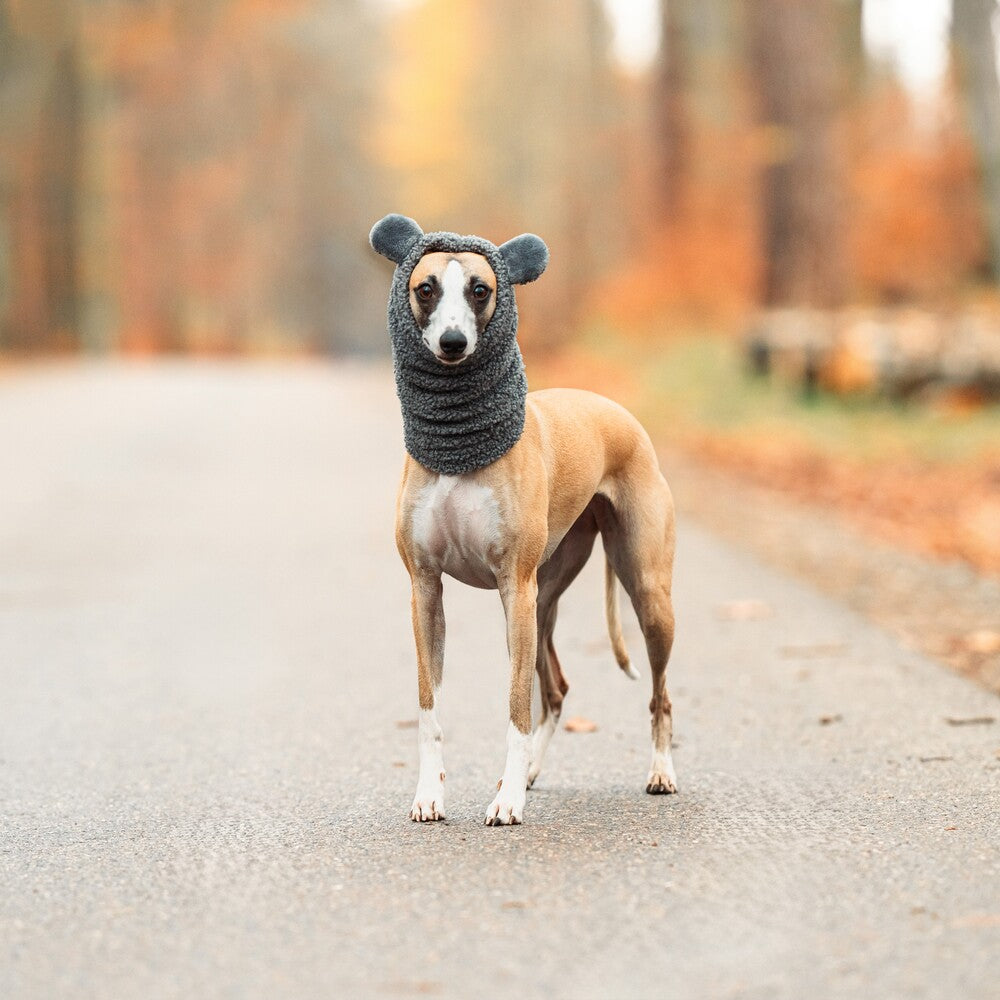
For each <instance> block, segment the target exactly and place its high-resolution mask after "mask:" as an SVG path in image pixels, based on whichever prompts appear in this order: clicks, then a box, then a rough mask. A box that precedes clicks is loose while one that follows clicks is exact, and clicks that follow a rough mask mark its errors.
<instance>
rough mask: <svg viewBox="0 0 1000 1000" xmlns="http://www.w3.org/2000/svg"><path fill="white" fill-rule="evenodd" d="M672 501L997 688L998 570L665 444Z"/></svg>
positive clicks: (922, 648)
mask: <svg viewBox="0 0 1000 1000" xmlns="http://www.w3.org/2000/svg"><path fill="white" fill-rule="evenodd" d="M662 464H663V467H664V469H665V470H667V471H668V473H669V475H670V478H671V482H672V484H673V488H674V495H675V498H676V500H677V504H678V508H679V509H680V510H681V511H682V512H683V513H684V514H686V515H687V516H689V517H690V518H692V519H693V520H695V521H697V522H698V523H699V524H702V525H704V526H705V527H707V528H708V529H709V530H711V531H712V532H713V533H714V534H716V535H718V536H719V537H721V538H724V539H725V540H726V541H727V542H730V543H732V544H734V545H736V546H738V547H740V548H741V549H743V550H745V551H748V552H751V553H753V554H754V555H755V556H756V557H757V558H759V559H762V560H763V561H764V562H766V563H767V564H768V565H770V566H773V567H775V568H777V569H779V570H781V571H782V572H785V573H790V574H792V575H793V576H795V577H797V578H799V579H801V580H804V581H807V582H808V583H809V584H811V585H812V586H814V587H817V588H818V589H819V590H821V591H822V592H823V593H825V594H827V595H829V596H830V597H832V598H834V599H835V600H837V601H840V602H842V603H844V604H846V605H847V606H848V607H850V608H852V609H854V610H855V611H857V612H858V613H859V614H861V615H863V616H864V617H866V618H868V619H869V620H871V621H873V622H876V623H877V624H879V625H880V626H882V627H883V628H886V629H888V630H889V631H890V632H892V633H893V634H894V635H895V636H896V637H897V638H898V639H899V640H900V642H901V643H903V644H904V645H906V646H907V647H910V648H913V649H918V650H920V651H922V652H923V653H925V654H926V655H928V656H931V657H933V658H934V659H936V660H938V661H939V662H941V663H943V664H945V665H947V666H949V667H951V668H952V669H954V670H956V671H958V672H959V673H961V674H963V675H965V676H967V677H970V678H972V679H973V680H975V681H977V682H978V683H980V684H982V685H983V686H984V687H986V688H988V689H990V690H991V691H994V692H996V693H998V694H1000V578H997V577H992V576H987V575H983V574H980V573H977V572H976V571H975V570H974V569H972V568H971V567H970V566H968V565H967V564H966V563H964V562H959V561H943V560H934V559H931V558H928V557H926V556H921V555H918V554H916V553H913V552H911V551H908V550H904V549H900V548H898V547H894V546H892V545H888V544H886V543H885V542H883V541H880V540H878V539H876V538H873V537H872V535H870V534H868V533H866V532H865V531H863V530H862V529H860V528H858V527H856V526H855V525H854V524H853V523H852V522H851V521H850V520H849V519H848V518H847V517H846V516H844V515H842V514H840V513H838V512H836V511H832V510H830V509H828V508H822V507H817V506H812V505H808V504H805V503H802V502H799V501H796V500H795V499H792V498H790V497H789V496H788V495H787V494H785V493H782V492H779V491H777V490H772V489H766V488H764V487H761V486H759V485H756V484H753V483H748V482H747V481H746V480H744V479H741V478H739V477H738V476H736V475H734V474H732V473H729V472H725V471H721V470H719V469H716V468H713V467H712V466H711V465H710V464H707V463H700V462H697V461H696V460H694V459H693V458H692V457H691V456H690V455H686V454H684V453H682V452H678V451H670V452H667V453H665V454H663V456H662Z"/></svg>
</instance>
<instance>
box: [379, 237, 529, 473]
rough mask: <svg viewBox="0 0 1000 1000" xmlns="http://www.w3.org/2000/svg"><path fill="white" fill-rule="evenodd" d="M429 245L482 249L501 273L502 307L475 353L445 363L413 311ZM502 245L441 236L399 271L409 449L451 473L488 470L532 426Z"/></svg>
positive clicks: (401, 390) (394, 306) (393, 313)
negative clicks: (416, 272)
mask: <svg viewBox="0 0 1000 1000" xmlns="http://www.w3.org/2000/svg"><path fill="white" fill-rule="evenodd" d="M428 239H430V237H429V238H428ZM427 249H435V250H437V249H442V250H447V251H449V252H458V251H461V250H471V251H473V252H475V253H482V254H483V255H484V256H485V257H486V258H487V260H488V261H489V262H490V265H491V266H492V267H493V270H494V273H495V274H497V276H498V289H497V306H496V310H495V311H494V313H493V317H492V319H491V320H490V322H489V324H488V325H487V326H486V329H485V330H484V331H483V334H482V336H481V337H480V339H479V342H478V344H477V346H476V349H475V351H474V352H473V353H472V354H471V355H470V356H469V357H468V358H466V359H465V360H464V361H463V362H461V364H458V365H445V364H443V363H442V362H440V361H438V359H437V358H435V357H434V355H433V354H432V353H431V352H430V351H429V350H428V349H427V347H426V346H425V345H424V343H423V340H422V337H421V332H420V330H419V328H418V327H417V323H416V320H415V319H414V317H413V313H412V311H411V309H410V301H409V285H408V282H409V276H410V273H411V272H412V270H413V264H414V263H415V262H416V260H417V259H419V255H420V254H421V253H422V252H425V251H426V250H427ZM505 274H506V271H505V269H504V265H503V261H502V260H501V259H500V258H499V254H498V252H497V249H496V247H494V246H493V245H492V244H488V243H486V241H484V240H480V239H478V238H477V237H467V236H466V237H459V236H455V235H454V234H434V236H433V242H432V244H431V246H430V247H426V246H423V245H421V246H419V247H417V248H416V249H415V250H414V251H413V254H412V255H411V259H409V260H408V261H407V262H406V265H405V266H400V267H398V268H397V269H396V274H395V276H394V278H393V286H392V291H391V293H390V295H389V336H390V340H391V341H392V356H393V366H394V369H395V373H396V391H397V393H398V395H399V403H400V406H401V408H402V411H403V437H404V440H405V442H406V450H407V451H408V452H409V453H410V455H412V456H413V458H414V459H416V460H417V461H418V462H419V463H420V464H421V465H423V466H425V467H426V468H428V469H430V470H431V471H432V472H437V473H439V474H440V475H444V476H459V475H463V474H464V473H467V472H473V471H475V470H476V469H481V468H483V467H485V466H487V465H490V464H491V463H493V462H495V461H496V460H497V459H498V458H500V457H502V456H503V455H505V454H506V453H507V452H508V451H510V449H511V448H513V447H514V445H515V444H517V442H518V440H519V439H520V437H521V433H522V432H523V430H524V412H525V397H526V396H527V392H528V383H527V379H526V378H525V374H524V362H523V361H522V360H521V352H520V350H519V349H518V346H517V305H516V303H515V301H514V293H513V290H512V289H511V287H510V284H509V282H508V281H507V280H506V277H505Z"/></svg>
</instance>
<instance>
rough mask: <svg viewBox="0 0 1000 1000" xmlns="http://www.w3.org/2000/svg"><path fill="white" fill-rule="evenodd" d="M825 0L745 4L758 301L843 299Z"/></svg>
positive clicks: (834, 80) (834, 78) (834, 55)
mask: <svg viewBox="0 0 1000 1000" xmlns="http://www.w3.org/2000/svg"><path fill="white" fill-rule="evenodd" d="M834 6H835V5H833V4H831V3H829V2H828V0H756V2H755V3H753V4H749V5H748V6H747V8H746V16H747V19H748V24H747V27H748V32H749V48H750V70H751V77H752V80H753V81H754V83H755V89H756V92H757V95H758V100H759V124H760V134H761V137H762V140H763V141H762V147H763V149H764V154H765V166H764V172H763V178H762V187H763V190H762V197H761V201H762V209H763V216H764V217H763V225H762V230H763V244H764V245H763V253H762V256H763V300H764V304H765V305H769V306H776V305H812V306H819V307H834V306H837V305H840V304H841V303H842V302H843V300H844V297H845V293H846V284H847V281H846V278H847V275H846V267H845V263H844V248H843V243H844V239H843V222H842V197H843V192H842V181H841V177H842V165H841V162H840V151H839V148H838V142H837V137H836V111H837V104H838V96H839V86H840V79H839V69H840V67H839V65H838V61H839V60H838V50H839V49H840V46H839V45H838V37H837V32H838V27H839V25H838V22H837V20H836V19H835V14H836V13H837V12H836V11H835V10H834Z"/></svg>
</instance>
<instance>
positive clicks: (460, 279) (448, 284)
mask: <svg viewBox="0 0 1000 1000" xmlns="http://www.w3.org/2000/svg"><path fill="white" fill-rule="evenodd" d="M466 281H467V279H466V276H465V270H464V269H463V267H462V265H461V264H460V263H459V262H458V261H457V260H450V261H448V266H447V267H446V268H445V269H444V274H442V275H441V298H440V300H439V301H438V304H437V307H436V308H435V310H434V312H433V313H432V314H431V318H430V322H429V323H428V324H427V327H426V329H425V330H424V340H426V342H427V346H428V347H429V348H430V349H431V350H432V351H433V352H434V353H435V354H436V355H437V356H438V357H439V358H440V357H442V356H443V353H444V352H443V351H442V350H441V334H443V333H444V332H445V330H460V331H461V332H462V333H464V334H465V339H466V340H467V341H468V344H467V346H466V348H465V353H464V354H463V355H461V357H468V356H469V355H470V354H471V353H472V352H473V351H474V350H475V349H476V336H477V334H476V317H475V314H474V313H473V312H472V308H471V306H470V305H469V302H468V300H467V299H466V297H465V285H466ZM455 360H459V359H457V358H456V359H455Z"/></svg>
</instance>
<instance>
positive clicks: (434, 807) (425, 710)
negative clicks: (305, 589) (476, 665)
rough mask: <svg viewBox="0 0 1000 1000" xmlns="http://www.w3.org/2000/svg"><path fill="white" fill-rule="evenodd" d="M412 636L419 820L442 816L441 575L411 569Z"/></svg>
mask: <svg viewBox="0 0 1000 1000" xmlns="http://www.w3.org/2000/svg"><path fill="white" fill-rule="evenodd" d="M410 580H411V583H412V586H413V602H412V610H413V638H414V640H415V641H416V646H417V689H418V696H419V699H420V721H419V723H418V736H417V740H418V747H419V752H420V774H419V776H418V778H417V793H416V795H415V796H414V797H413V806H412V808H411V809H410V819H412V820H414V821H415V822H418V823H421V822H424V821H426V820H435V819H444V754H443V752H442V751H443V747H444V736H443V734H442V732H441V727H440V726H439V725H438V721H437V716H436V715H435V712H434V702H435V699H436V697H437V692H438V690H439V689H440V687H441V676H442V673H443V670H444V602H443V601H442V599H441V589H442V588H441V576H440V574H433V573H428V572H424V571H421V570H417V569H414V570H412V571H411V575H410Z"/></svg>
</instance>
